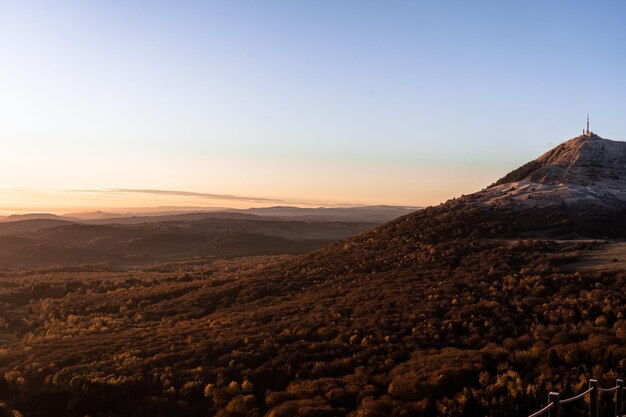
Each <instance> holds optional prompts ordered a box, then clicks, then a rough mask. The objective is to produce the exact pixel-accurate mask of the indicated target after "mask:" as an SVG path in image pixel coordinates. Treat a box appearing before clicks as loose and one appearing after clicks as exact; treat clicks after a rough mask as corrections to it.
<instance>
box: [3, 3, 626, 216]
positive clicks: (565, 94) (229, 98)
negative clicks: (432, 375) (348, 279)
mask: <svg viewBox="0 0 626 417" xmlns="http://www.w3.org/2000/svg"><path fill="white" fill-rule="evenodd" d="M624 19H626V3H624V2H620V1H614V2H611V1H604V2H603V1H598V2H590V1H563V2H560V1H552V2H545V1H524V2H512V1H481V2H467V1H368V0H361V1H349V0H346V1H324V0H319V1H305V0H303V1H272V0H267V1H237V0H228V1H225V0H224V1H186V2H174V1H121V0H115V1H113V0H109V1H105V0H102V1H89V2H85V1H62V0H61V1H6V0H0V213H9V212H24V211H52V212H63V211H76V210H90V209H97V208H99V209H114V208H128V207H154V206H186V207H251V206H268V205H304V206H306V205H309V206H310V205H312V206H318V205H326V206H334V205H361V204H390V205H410V206H426V205H432V204H438V203H440V202H443V201H445V200H446V199H449V198H452V197H455V196H459V195H461V194H468V193H471V192H474V191H477V190H480V189H481V188H483V187H485V186H487V185H489V184H491V183H492V182H494V181H495V180H497V179H498V178H499V177H501V176H502V175H504V174H506V173H507V172H509V171H511V170H512V169H514V168H516V167H517V166H519V165H521V164H522V163H524V162H527V161H528V160H531V159H533V158H535V157H537V156H538V155H540V154H542V153H543V152H545V151H547V150H548V149H550V148H551V147H553V146H555V145H556V144H558V143H559V142H561V141H563V140H566V139H568V138H571V137H573V136H576V135H577V134H579V132H580V131H581V130H582V128H583V127H584V122H585V116H586V114H587V112H589V113H591V123H592V130H594V131H595V132H596V133H598V134H600V135H601V136H603V137H606V138H610V139H617V140H626V123H624V117H623V111H624V110H625V109H626V71H624V69H625V68H626V48H624V45H625V44H626V25H624V24H623V22H624Z"/></svg>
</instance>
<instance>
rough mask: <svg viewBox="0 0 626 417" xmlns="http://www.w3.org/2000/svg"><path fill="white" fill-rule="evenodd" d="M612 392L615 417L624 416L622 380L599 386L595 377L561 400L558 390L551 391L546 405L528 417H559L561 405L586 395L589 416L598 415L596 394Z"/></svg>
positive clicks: (596, 416) (625, 416)
mask: <svg viewBox="0 0 626 417" xmlns="http://www.w3.org/2000/svg"><path fill="white" fill-rule="evenodd" d="M607 392H614V393H615V414H614V416H615V417H626V415H624V381H623V380H621V379H618V380H616V381H615V386H614V387H610V388H601V387H600V386H599V385H598V380H597V379H590V380H589V388H588V389H587V390H586V391H583V392H581V393H579V394H576V395H574V396H573V397H570V398H566V399H563V400H561V399H560V395H559V393H558V392H551V393H549V394H548V405H546V406H545V407H543V408H542V409H541V410H539V411H536V412H534V413H533V414H531V415H530V416H528V417H539V416H543V415H547V416H548V417H560V414H561V406H562V405H564V404H569V403H573V402H575V401H578V400H580V399H582V398H584V397H586V396H587V395H589V414H590V417H598V395H599V394H603V393H607Z"/></svg>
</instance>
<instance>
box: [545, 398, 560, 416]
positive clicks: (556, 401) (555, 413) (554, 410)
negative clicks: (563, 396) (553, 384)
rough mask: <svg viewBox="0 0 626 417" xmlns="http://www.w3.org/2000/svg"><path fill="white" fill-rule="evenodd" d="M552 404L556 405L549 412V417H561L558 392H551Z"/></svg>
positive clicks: (550, 400)
mask: <svg viewBox="0 0 626 417" xmlns="http://www.w3.org/2000/svg"><path fill="white" fill-rule="evenodd" d="M550 403H554V405H553V406H552V408H551V409H549V410H548V417H559V413H560V411H561V410H559V405H560V400H559V393H558V392H551V393H550V394H548V404H550Z"/></svg>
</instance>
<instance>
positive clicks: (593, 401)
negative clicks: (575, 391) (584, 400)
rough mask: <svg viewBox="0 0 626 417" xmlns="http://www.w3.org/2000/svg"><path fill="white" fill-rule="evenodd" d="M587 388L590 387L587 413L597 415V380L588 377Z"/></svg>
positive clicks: (596, 416)
mask: <svg viewBox="0 0 626 417" xmlns="http://www.w3.org/2000/svg"><path fill="white" fill-rule="evenodd" d="M589 388H592V391H591V392H590V393H589V414H590V416H591V417H598V380H597V379H590V380H589Z"/></svg>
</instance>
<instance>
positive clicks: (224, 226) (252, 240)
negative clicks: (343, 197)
mask: <svg viewBox="0 0 626 417" xmlns="http://www.w3.org/2000/svg"><path fill="white" fill-rule="evenodd" d="M174 218H176V219H177V220H175V221H173V220H170V221H163V222H144V223H138V224H135V223H130V224H102V225H101V224H76V223H70V222H65V221H60V220H45V219H42V220H24V221H20V222H10V223H0V271H2V270H6V269H13V268H29V267H45V266H50V265H54V266H57V267H58V266H66V267H67V266H76V265H84V264H87V265H90V264H91V265H95V264H97V265H99V267H100V268H116V269H119V268H125V267H129V266H137V265H151V264H154V263H157V262H171V261H181V260H205V261H209V260H211V259H221V258H232V257H238V256H250V255H276V254H294V253H303V252H307V251H310V250H313V249H317V248H319V247H321V246H323V245H325V244H328V243H331V242H334V241H336V240H338V239H341V238H345V237H347V236H350V235H353V234H356V233H359V232H362V231H364V230H367V229H369V228H372V227H374V226H375V224H372V223H358V222H333V221H330V222H324V221H319V222H305V221H297V220H294V221H288V220H272V219H269V218H260V217H257V216H253V215H243V214H238V213H225V214H224V215H223V216H208V217H207V216H206V215H205V216H198V215H193V216H191V215H179V216H175V217H174ZM198 218H199V220H198Z"/></svg>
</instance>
